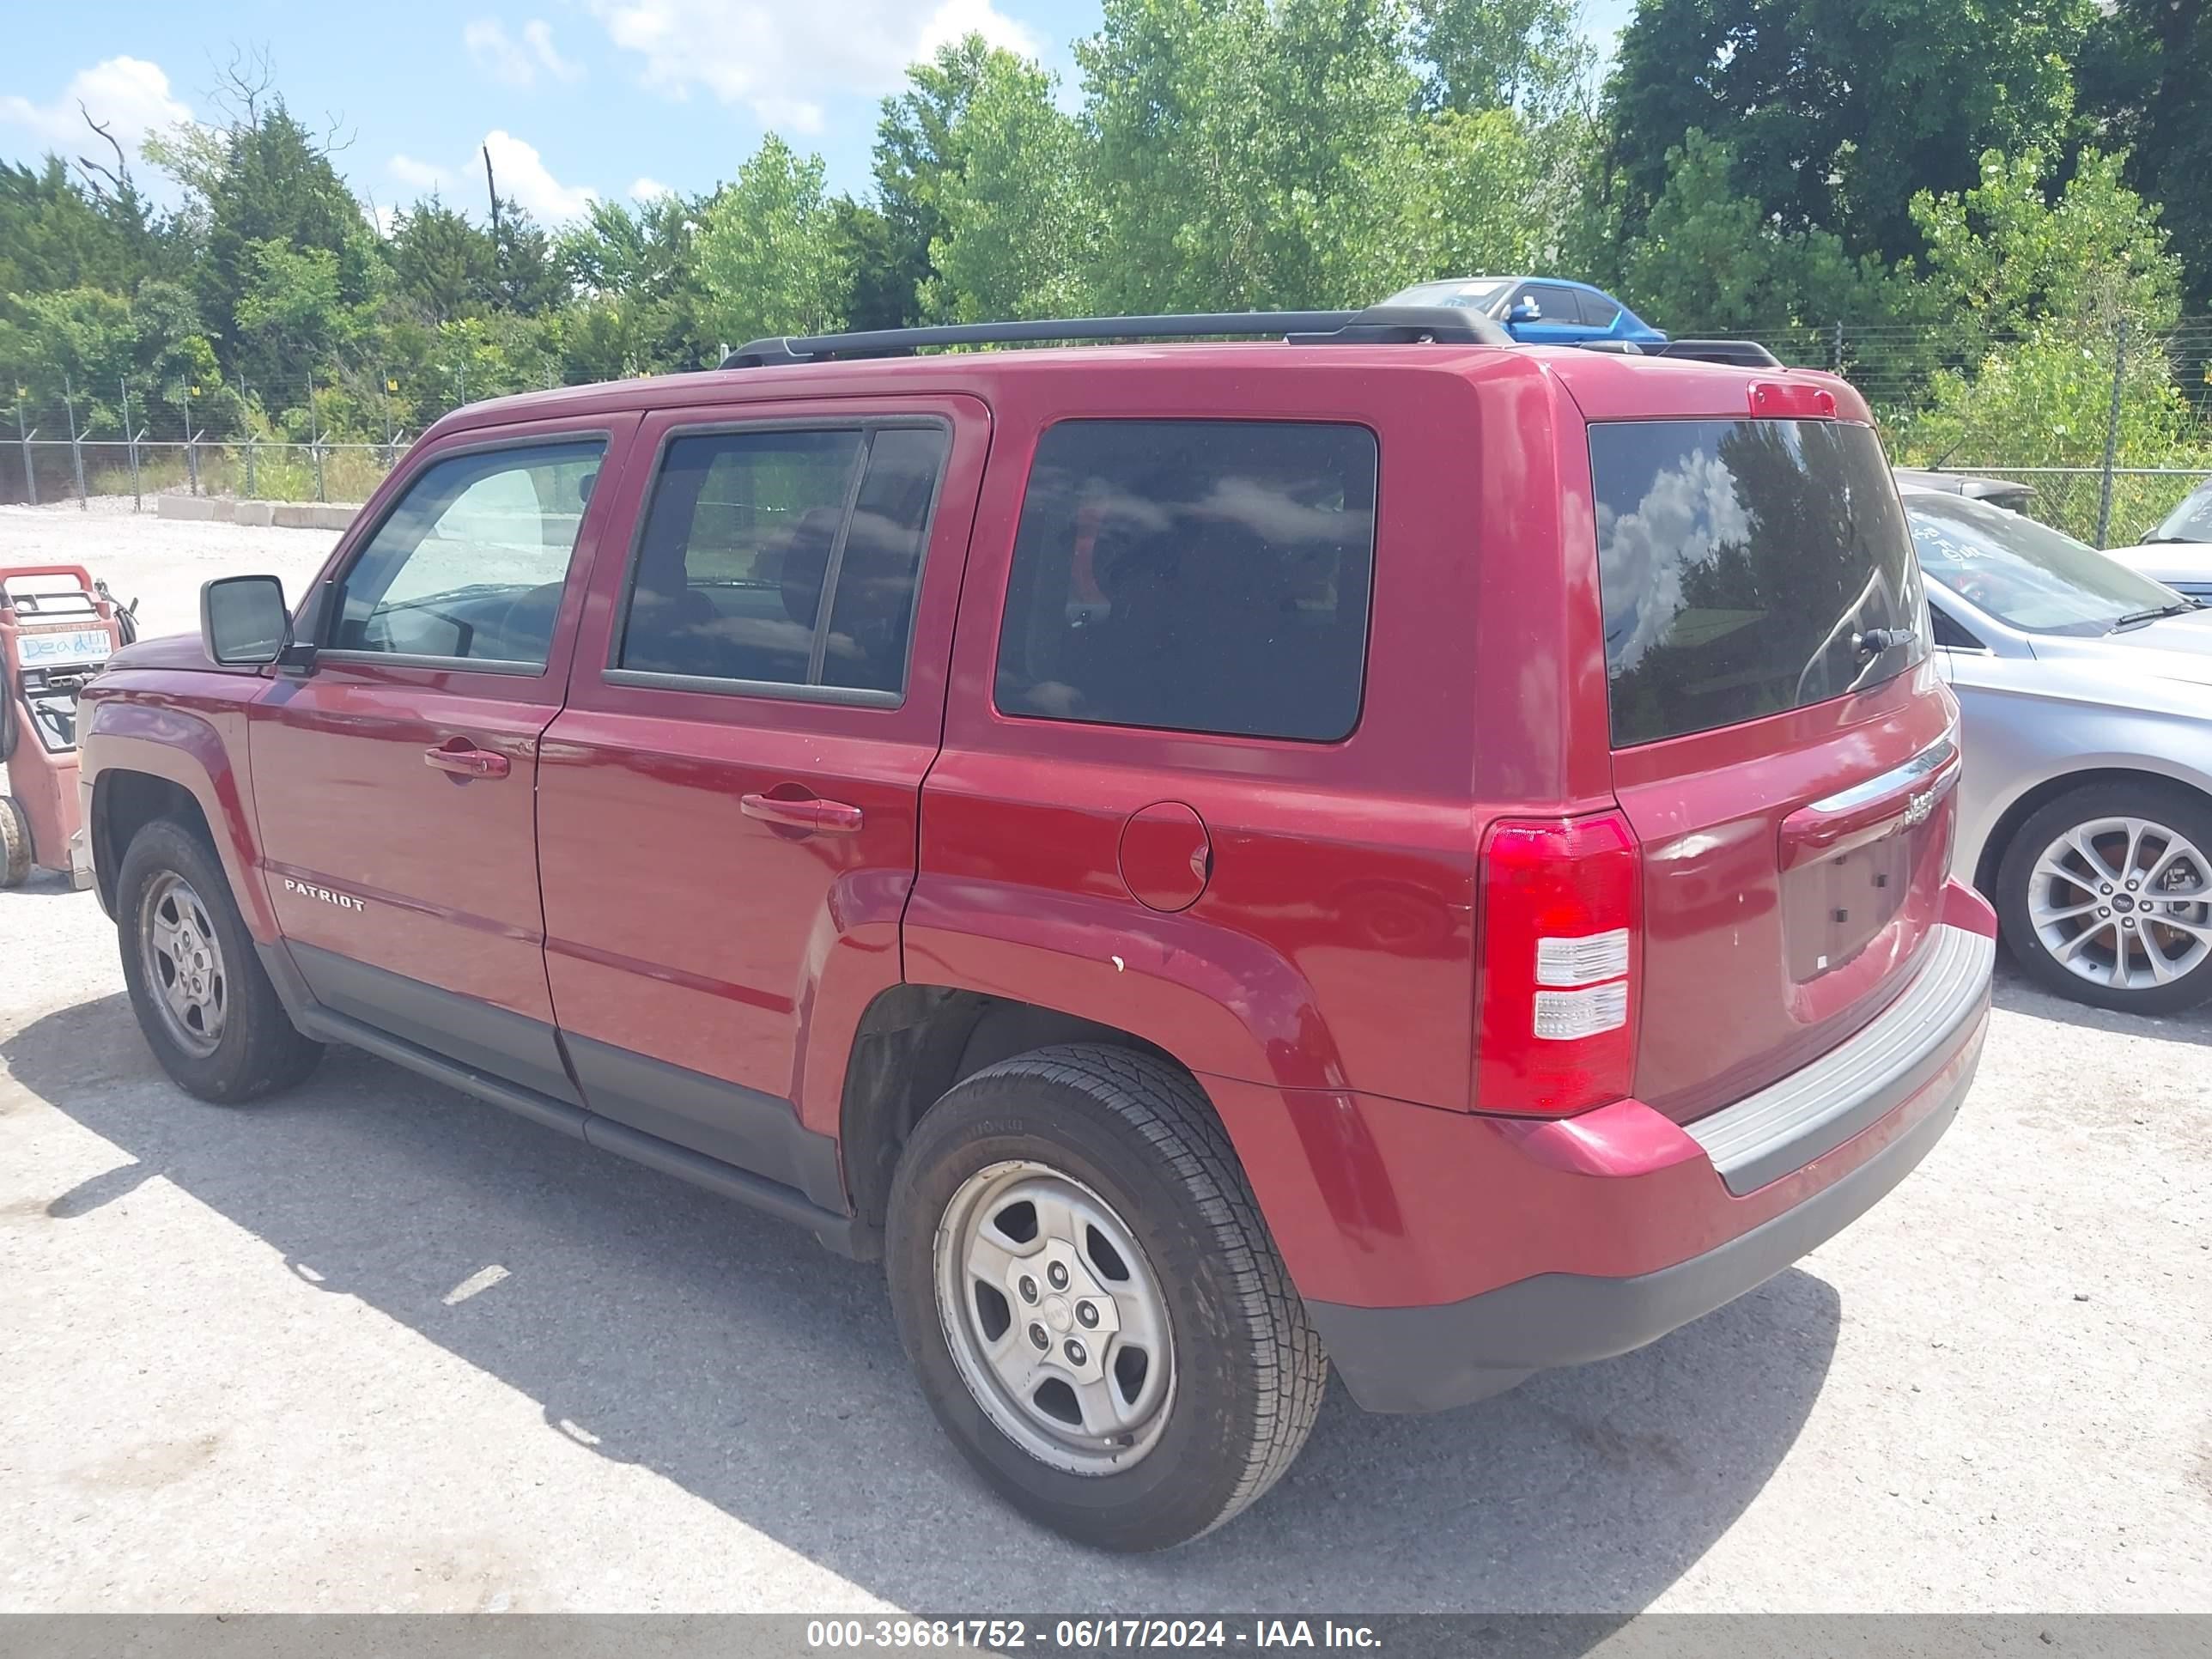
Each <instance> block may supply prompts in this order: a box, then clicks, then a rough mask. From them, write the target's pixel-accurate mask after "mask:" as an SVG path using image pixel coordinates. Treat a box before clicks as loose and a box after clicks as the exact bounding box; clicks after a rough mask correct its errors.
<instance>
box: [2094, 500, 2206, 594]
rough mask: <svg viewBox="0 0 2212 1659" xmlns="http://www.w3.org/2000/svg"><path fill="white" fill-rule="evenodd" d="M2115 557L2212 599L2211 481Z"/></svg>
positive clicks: (2117, 550) (2141, 571)
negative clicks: (2137, 542) (2139, 539)
mask: <svg viewBox="0 0 2212 1659" xmlns="http://www.w3.org/2000/svg"><path fill="white" fill-rule="evenodd" d="M2112 556H2113V557H2114V558H2116V559H2118V561H2119V562H2121V563H2122V564H2124V565H2125V566H2127V567H2128V568H2129V569H2130V570H2133V571H2135V572H2136V574H2139V575H2144V576H2148V577H2149V578H2150V579H2151V580H2154V581H2161V582H2164V583H2165V584H2166V586H2168V587H2171V588H2174V589H2176V590H2178V591H2179V592H2184V593H2186V594H2188V595H2189V597H2190V598H2191V599H2212V479H2209V480H2207V481H2206V482H2205V483H2202V484H2200V485H2198V486H2197V488H2196V489H2193V490H2191V491H2190V493H2189V494H2188V495H2186V496H2185V497H2183V499H2182V502H2181V505H2180V506H2179V507H2175V508H2174V509H2173V511H2172V512H2171V513H2167V514H2166V518H2165V520H2163V521H2162V522H2161V523H2160V525H2159V527H2158V528H2157V529H2155V530H2154V531H2152V532H2150V534H2149V535H2148V536H2146V537H2144V538H2143V539H2142V542H2141V543H2140V544H2137V545H2136V546H2134V547H2116V548H2113V549H2112Z"/></svg>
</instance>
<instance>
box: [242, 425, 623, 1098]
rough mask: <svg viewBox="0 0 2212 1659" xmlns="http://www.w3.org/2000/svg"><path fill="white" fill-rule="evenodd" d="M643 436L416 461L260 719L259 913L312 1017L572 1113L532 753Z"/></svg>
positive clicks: (327, 595) (595, 437)
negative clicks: (541, 880) (628, 443)
mask: <svg viewBox="0 0 2212 1659" xmlns="http://www.w3.org/2000/svg"><path fill="white" fill-rule="evenodd" d="M636 421H637V417H636V416H634V415H630V416H617V417H616V419H615V421H614V422H612V423H609V422H605V421H602V422H595V423H594V424H593V427H592V428H591V429H588V430H578V429H575V428H574V426H573V425H572V426H570V427H568V428H546V427H529V428H510V429H505V430H501V431H497V432H494V433H489V434H487V433H484V432H482V431H477V432H471V433H466V434H459V435H455V438H454V440H453V441H451V442H450V443H447V444H442V445H440V446H438V447H436V448H435V449H434V450H432V451H431V452H430V453H428V454H426V455H424V456H422V457H421V458H420V459H419V460H418V464H417V465H416V466H415V467H414V468H413V469H412V471H411V472H410V478H409V480H408V482H407V483H405V484H404V487H403V488H402V489H401V490H400V491H399V492H398V494H397V495H395V496H393V497H392V498H389V499H390V500H391V503H392V504H391V505H390V507H389V508H388V510H386V511H385V512H383V513H381V515H380V521H379V522H378V523H377V524H376V525H375V526H374V529H373V530H372V531H371V532H369V533H368V534H366V535H364V536H362V537H361V538H358V540H357V541H356V543H355V544H354V545H353V547H352V548H351V549H350V550H349V552H348V553H347V555H346V556H344V557H343V559H342V560H341V561H340V562H339V564H338V566H337V569H336V571H335V574H333V575H332V576H331V578H329V580H328V585H327V586H326V588H325V592H323V594H322V595H321V596H320V600H319V605H317V606H315V607H313V612H314V615H315V617H316V620H315V623H314V624H313V628H314V632H315V634H316V636H317V643H318V646H319V653H318V655H317V658H316V665H315V668H314V671H313V672H312V673H311V674H309V675H307V676H306V677H305V678H280V679H279V680H278V682H277V684H276V685H275V687H273V688H272V690H270V695H269V696H267V697H265V698H264V699H263V700H262V701H261V702H258V703H257V704H255V705H254V706H253V708H252V726H251V735H250V743H251V752H252V764H253V775H254V778H255V781H256V793H257V796H258V803H259V816H260V828H261V839H262V847H263V849H264V860H265V877H266V879H267V882H268V884H269V896H270V902H271V903H272V904H273V905H274V906H275V907H276V915H277V917H278V918H279V920H280V921H281V923H282V925H283V932H284V934H285V938H286V941H287V943H288V944H289V945H290V947H291V950H292V954H293V957H294V958H295V961H296V962H297V963H298V965H299V968H300V970H301V974H302V975H304V976H305V977H306V979H307V983H308V985H309V987H311V988H312V989H313V992H314V994H315V995H316V997H317V998H318V1000H320V1001H321V1002H323V1003H324V1004H325V1005H326V1006H329V1007H330V1008H331V1009H333V1010H334V1011H336V1012H338V1013H341V1014H344V1015H347V1016H349V1017H351V1018H356V1019H359V1020H362V1021H363V1022H365V1023H367V1024H370V1025H373V1026H375V1027H377V1028H378V1029H379V1030H384V1031H386V1032H388V1033H389V1034H391V1035H392V1036H398V1037H402V1038H404V1039H405V1040H407V1041H409V1042H416V1043H418V1044H420V1045H422V1047H424V1048H429V1049H432V1050H434V1051H435V1052H437V1053H440V1054H445V1055H447V1056H448V1057H450V1058H452V1059H455V1060H460V1061H462V1062H463V1063H465V1064H470V1065H474V1066H481V1067H482V1068H483V1069H484V1070H486V1071H489V1072H491V1073H495V1074H496V1075H498V1076H501V1077H504V1078H506V1079H509V1080H510V1081H513V1082H517V1083H521V1084H524V1085H527V1086H529V1087H531V1088H534V1089H537V1090H538V1091H541V1092H544V1093H546V1094H550V1095H553V1096H555V1097H558V1098H562V1099H565V1100H568V1101H570V1102H572V1103H573V1102H574V1100H575V1098H576V1095H575V1091H574V1088H573V1087H572V1086H571V1085H570V1084H569V1082H568V1076H567V1073H566V1069H565V1067H563V1066H562V1063H561V1059H560V1054H559V1050H558V1048H557V1047H556V1042H555V1040H554V1036H553V1009H552V1001H551V998H550V994H549V992H548V990H547V988H546V983H545V968H544V951H543V940H544V918H543V915H542V913H541V911H540V909H539V907H538V866H537V858H536V848H535V829H534V822H533V809H534V800H533V793H534V790H535V787H536V775H537V769H538V738H539V736H540V734H541V733H542V732H544V729H545V727H546V725H547V724H548V722H550V720H552V718H553V716H554V714H555V713H556V711H557V710H558V709H559V708H560V706H561V696H562V690H563V687H564V686H565V684H566V681H567V676H568V655H569V650H570V647H571V646H572V644H573V641H574V632H575V619H576V615H577V612H578V611H579V610H580V607H581V605H582V598H583V578H584V573H585V572H586V571H587V570H588V569H589V568H590V566H591V562H592V548H593V545H594V543H595V540H596V538H597V537H598V535H599V529H600V526H602V525H604V524H605V522H606V520H607V511H608V508H609V507H610V506H611V498H612V497H613V495H615V494H616V493H617V491H616V490H615V489H613V488H612V487H611V486H612V483H613V481H614V480H615V479H616V477H617V475H618V473H619V471H620V463H621V459H622V455H623V447H624V442H623V441H624V439H625V437H626V435H627V434H628V432H629V430H631V429H634V428H635V425H636ZM602 480H605V481H606V482H607V483H608V484H609V486H610V487H608V488H606V489H601V488H599V485H600V483H601V481H602Z"/></svg>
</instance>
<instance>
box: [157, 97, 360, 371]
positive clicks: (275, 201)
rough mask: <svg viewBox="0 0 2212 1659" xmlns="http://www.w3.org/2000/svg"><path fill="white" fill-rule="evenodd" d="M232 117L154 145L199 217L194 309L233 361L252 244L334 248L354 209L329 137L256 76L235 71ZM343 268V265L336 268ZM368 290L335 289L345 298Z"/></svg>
mask: <svg viewBox="0 0 2212 1659" xmlns="http://www.w3.org/2000/svg"><path fill="white" fill-rule="evenodd" d="M232 94H233V114H232V118H231V120H230V123H229V125H228V126H227V127H226V128H223V129H222V130H221V131H220V133H219V135H216V136H214V137H180V138H177V139H175V140H174V141H173V142H172V143H168V144H166V145H162V146H157V147H155V149H154V151H153V152H152V153H153V154H155V155H156V156H157V157H159V158H161V159H162V160H163V161H164V163H165V164H166V165H167V166H168V167H170V169H171V170H172V172H173V175H174V176H175V177H176V178H177V179H179V182H180V183H182V184H183V185H185V187H186V189H187V190H190V191H192V192H194V195H195V197H196V205H195V211H197V213H199V214H200V215H202V216H204V220H205V223H206V248H205V253H204V257H202V258H200V259H199V261H198V262H197V265H196V266H195V278H196V280H195V289H196V292H197V295H198V298H199V304H200V313H201V315H202V316H203V317H204V318H205V319H207V322H208V325H209V328H210V331H211V333H212V334H213V337H214V339H215V342H216V350H217V351H218V353H219V354H222V356H224V357H225V359H226V361H227V362H228V361H229V360H231V359H234V357H235V356H236V354H237V352H238V350H239V349H240V343H241V325H240V322H239V319H238V307H239V303H240V301H241V300H242V299H243V298H244V296H245V295H246V291H247V289H248V288H249V286H250V285H251V284H252V281H253V279H254V276H255V269H256V268H255V255H254V253H253V252H252V250H253V248H254V247H255V246H256V245H258V244H261V243H268V242H276V243H281V244H283V246H286V247H289V248H291V249H294V250H295V251H298V252H306V251H307V250H309V249H321V250H323V251H324V252H328V253H330V254H331V255H332V256H334V257H335V256H337V255H340V254H342V253H343V252H345V251H346V249H347V246H348V244H349V241H351V240H354V239H356V237H357V236H358V235H359V233H360V228H361V226H362V212H361V205H360V204H359V203H357V202H356V201H355V200H354V197H353V193H352V191H349V190H348V189H347V188H346V184H345V181H344V180H343V179H341V178H340V177H339V176H338V173H337V168H336V167H333V166H332V165H331V159H330V149H329V145H328V141H327V140H326V139H325V138H320V137H317V136H316V135H315V134H313V133H312V132H310V131H308V129H307V127H305V126H304V125H301V123H300V122H299V121H298V120H296V119H295V118H294V117H293V115H292V113H291V112H290V111H289V109H287V108H286V107H285V105H284V100H283V98H282V97H278V96H272V95H270V94H268V93H267V89H266V82H265V78H263V79H258V80H257V79H239V78H238V77H236V76H235V75H234V84H233V88H232ZM341 274H342V275H343V267H342V268H341ZM367 297H368V296H367V295H365V294H363V293H361V292H358V291H356V292H343V291H342V293H341V298H343V300H345V301H348V302H349V303H360V302H361V301H363V300H365V299H366V298H367Z"/></svg>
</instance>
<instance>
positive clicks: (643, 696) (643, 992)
mask: <svg viewBox="0 0 2212 1659" xmlns="http://www.w3.org/2000/svg"><path fill="white" fill-rule="evenodd" d="M988 432H989V428H988V422H987V416H986V413H985V410H984V409H983V406H982V405H981V404H979V403H976V402H975V401H973V400H971V399H966V398H929V399H919V400H914V401H906V400H901V401H899V402H897V403H896V404H882V405H880V406H872V407H870V408H868V409H867V410H866V412H865V413H862V412H860V410H858V409H856V407H855V405H854V404H853V403H852V402H850V401H848V402H842V403H838V404H825V405H819V406H804V405H796V406H795V405H791V404H781V405H778V406H777V407H776V408H775V411H774V415H773V418H769V417H768V416H766V415H765V414H763V416H762V417H761V418H758V419H756V420H753V421H750V422H745V421H738V422H732V421H730V420H728V419H727V418H726V416H725V417H724V418H723V419H721V420H720V421H716V422H703V423H702V417H701V416H698V415H696V414H668V415H655V416H648V417H647V422H646V424H645V426H644V427H643V428H641V431H640V433H639V435H638V440H637V442H638V454H639V456H640V457H641V459H640V462H639V464H638V465H636V466H635V467H634V468H633V469H632V470H631V471H632V476H631V477H630V478H629V479H628V480H626V481H625V484H624V488H623V506H622V508H621V511H622V516H623V521H624V522H629V521H630V520H631V519H632V518H633V517H638V518H641V520H642V523H641V529H640V532H639V534H638V537H637V539H636V545H635V550H634V551H633V553H632V556H631V558H630V561H629V568H627V569H624V568H618V567H617V566H616V565H615V564H614V563H613V562H605V565H604V568H602V569H601V570H600V571H599V572H598V573H597V574H595V575H594V577H593V579H592V589H591V598H590V602H589V604H588V605H587V607H586V614H585V620H584V624H583V629H582V633H581V636H580V641H579V643H578V647H577V656H576V663H575V667H574V671H573V674H572V676H571V683H570V686H569V694H568V704H567V707H566V708H565V709H564V710H563V711H562V714H561V715H560V717H559V718H558V719H557V720H555V721H554V723H553V725H552V726H551V728H550V730H549V731H548V732H546V734H545V738H544V744H543V745H542V749H541V758H540V762H539V770H538V848H539V861H540V867H541V870H542V872H543V880H544V903H545V934H546V957H545V960H546V971H547V973H548V975H549V976H550V980H551V983H552V991H553V1003H554V1006H555V1008H556V1010H557V1011H558V1014H559V1018H560V1024H561V1029H562V1036H563V1039H564V1041H565V1042H566V1044H567V1047H568V1055H569V1059H570V1060H571V1062H572V1064H573V1065H574V1068H575V1074H576V1078H577V1079H578V1081H579V1082H580V1084H581V1085H583V1091H584V1096H585V1101H586V1104H587V1105H588V1106H589V1107H590V1109H592V1112H594V1113H595V1114H597V1115H599V1116H600V1117H602V1118H611V1119H614V1120H616V1121H617V1122H618V1123H621V1124H624V1125H627V1126H629V1128H630V1129H632V1130H635V1131H641V1132H642V1133H647V1134H650V1135H653V1136H655V1137H658V1138H659V1139H663V1140H671V1141H675V1142H678V1143H679V1144H680V1145H683V1146H687V1147H690V1148H691V1149H693V1150H694V1151H697V1152H706V1153H708V1154H709V1155H711V1156H713V1157H715V1158H720V1159H721V1160H723V1161H724V1162H726V1163H730V1164H738V1165H739V1166H741V1167H743V1168H745V1169H748V1170H752V1171H754V1172H755V1173H757V1174H759V1175H762V1176H767V1177H768V1178H769V1179H771V1180H774V1181H776V1182H781V1183H782V1184H784V1185H786V1186H789V1187H793V1188H799V1189H801V1190H802V1191H805V1192H806V1193H807V1194H808V1195H809V1196H810V1197H811V1198H812V1199H813V1200H815V1201H816V1202H817V1204H820V1205H823V1206H826V1207H836V1206H839V1204H840V1201H841V1200H839V1198H838V1196H837V1170H836V1156H835V1142H834V1140H833V1139H831V1138H830V1137H831V1136H832V1135H833V1134H834V1132H835V1127H836V1098H837V1091H838V1087H839V1085H840V1083H841V1081H842V1063H843V1060H844V1056H845V1054H846V1052H847V1049H848V1046H849V1042H850V1040H851V1036H852V1031H853V1029H854V1026H855V1025H856V1024H857V1023H858V1021H859V1019H860V1014H861V1012H863V1010H865V1008H866V1006H867V1003H868V1001H869V1000H870V999H871V998H872V997H873V996H874V995H875V994H877V993H878V991H881V990H883V989H884V987H888V986H890V985H894V984H896V983H897V982H898V980H899V977H900V961H899V931H898V930H899V920H900V915H901V912H902V909H903V908H904V905H905V902H906V895H907V891H908V887H909V886H910V885H911V884H912V881H913V878H914V870H915V836H916V822H917V814H918V811H919V805H920V799H921V780H922V776H923V775H924V774H925V773H926V772H927V770H928V769H929V767H930V764H931V763H932V762H933V760H934V759H935V758H936V756H937V750H938V746H939V738H940V736H941V733H942V731H943V726H944V710H945V664H946V659H947V657H948V655H949V653H950V649H951V629H952V613H953V609H954V603H955V600H956V599H957V596H958V592H959V585H960V571H961V562H962V560H963V558H964V556H965V555H966V551H967V546H968V532H969V521H970V518H971V515H972V513H973V511H974V505H975V493H976V489H977V486H978V483H979V481H980V478H981V469H982V464H983V457H984V453H985V449H986V447H987V440H988ZM647 454H653V456H654V458H655V459H654V460H653V463H652V464H650V465H647V463H646V462H645V461H644V460H643V459H642V458H643V457H644V456H646V455H647ZM823 1054H828V1055H832V1056H834V1057H835V1063H834V1065H831V1066H826V1067H825V1066H821V1065H817V1066H815V1067H814V1068H813V1070H812V1071H811V1072H810V1070H809V1068H808V1060H809V1056H810V1055H823Z"/></svg>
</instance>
